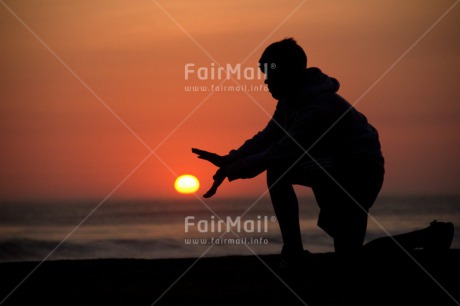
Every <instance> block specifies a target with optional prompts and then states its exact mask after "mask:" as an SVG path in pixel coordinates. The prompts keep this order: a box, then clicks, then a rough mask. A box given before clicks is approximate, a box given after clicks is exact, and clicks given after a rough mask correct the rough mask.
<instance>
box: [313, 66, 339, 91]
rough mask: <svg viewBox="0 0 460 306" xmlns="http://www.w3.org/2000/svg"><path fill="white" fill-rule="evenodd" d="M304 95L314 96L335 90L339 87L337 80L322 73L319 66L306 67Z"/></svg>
mask: <svg viewBox="0 0 460 306" xmlns="http://www.w3.org/2000/svg"><path fill="white" fill-rule="evenodd" d="M305 74H306V85H305V89H304V95H306V96H315V95H318V94H320V93H324V92H337V91H338V90H339V87H340V83H339V81H337V80H336V79H334V78H331V77H329V76H328V75H326V74H324V73H323V72H322V71H321V70H320V69H319V68H316V67H312V68H308V69H307V70H306V72H305Z"/></svg>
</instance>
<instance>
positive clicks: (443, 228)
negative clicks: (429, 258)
mask: <svg viewBox="0 0 460 306" xmlns="http://www.w3.org/2000/svg"><path fill="white" fill-rule="evenodd" d="M426 231H427V234H426V238H425V241H424V243H423V249H425V250H427V251H447V250H449V249H450V245H451V244H452V240H453V238H454V225H453V224H452V223H451V222H438V221H437V220H434V221H433V222H431V223H430V226H429V227H428V228H427V229H426Z"/></svg>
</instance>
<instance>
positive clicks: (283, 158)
mask: <svg viewBox="0 0 460 306" xmlns="http://www.w3.org/2000/svg"><path fill="white" fill-rule="evenodd" d="M259 64H260V67H261V68H262V69H264V68H266V71H264V73H265V76H266V80H265V83H266V84H267V85H268V89H269V91H270V93H271V95H272V96H273V98H275V99H276V100H278V103H277V106H276V110H275V113H274V115H273V117H272V119H271V120H270V121H269V122H268V124H267V126H266V127H265V128H264V129H263V130H262V131H260V132H259V133H257V134H256V135H255V136H254V137H253V138H251V139H249V140H247V141H246V142H244V144H243V145H242V146H241V147H240V148H238V149H237V150H232V151H230V153H229V154H228V155H226V156H220V155H217V154H215V153H210V152H207V151H203V150H200V149H192V152H193V153H195V154H197V155H198V157H199V158H201V159H205V160H207V161H209V162H211V163H213V164H214V165H216V166H218V167H219V170H218V171H217V172H216V174H215V175H214V184H213V186H212V187H211V189H210V190H209V191H208V192H207V193H206V194H205V195H204V197H211V196H212V195H214V194H215V192H216V191H217V188H218V187H219V185H220V184H221V183H222V182H223V180H224V179H225V178H228V180H229V181H233V180H236V179H247V178H253V177H255V176H257V175H259V174H260V173H262V172H264V171H267V184H268V187H269V192H270V197H271V201H272V204H273V208H274V211H275V214H276V216H277V219H278V222H279V226H280V230H281V235H282V238H283V242H284V246H283V249H282V252H281V255H282V259H283V261H284V262H286V263H288V264H289V263H291V262H293V263H295V262H299V261H300V260H301V258H302V256H303V254H304V250H303V245H302V238H301V233H300V226H299V208H298V201H297V197H296V194H295V191H294V189H293V185H294V184H299V185H303V186H308V187H310V188H311V189H312V191H313V193H314V196H315V199H316V201H317V204H318V206H319V207H320V213H319V217H318V226H319V227H320V228H322V229H323V230H324V231H325V232H326V233H327V234H329V235H330V236H331V237H332V238H333V240H334V248H335V251H336V253H341V254H353V253H355V252H356V251H358V250H360V249H361V248H362V246H363V242H364V238H365V234H366V228H367V219H368V210H369V208H370V207H371V206H372V205H373V203H374V201H375V199H376V197H377V195H378V193H379V191H380V189H381V187H382V184H383V178H384V158H383V155H382V152H381V147H380V142H379V136H378V133H377V130H376V129H375V128H374V127H373V126H372V125H370V124H369V123H368V121H367V119H366V117H365V116H364V115H363V114H361V113H360V112H359V111H357V110H356V109H355V108H354V107H353V106H352V105H350V104H349V103H348V102H347V101H346V100H345V99H344V98H342V97H341V96H340V95H338V94H337V91H338V89H339V82H338V81H337V80H336V79H334V78H331V77H329V76H327V75H326V74H324V73H323V72H321V70H320V69H318V68H308V69H307V56H306V54H305V52H304V50H303V49H302V48H301V47H300V46H299V45H298V44H297V43H296V41H295V40H294V39H292V38H287V39H284V40H281V41H279V42H275V43H273V44H271V45H270V46H268V47H267V48H266V49H265V51H264V52H263V54H262V56H261V58H260V60H259Z"/></svg>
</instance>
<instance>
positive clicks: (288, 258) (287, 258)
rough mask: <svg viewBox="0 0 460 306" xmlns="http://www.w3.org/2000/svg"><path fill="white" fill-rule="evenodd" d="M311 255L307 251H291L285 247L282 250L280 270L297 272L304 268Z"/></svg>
mask: <svg viewBox="0 0 460 306" xmlns="http://www.w3.org/2000/svg"><path fill="white" fill-rule="evenodd" d="M309 254H311V253H310V252H309V251H307V250H305V251H304V250H302V249H299V250H295V251H294V250H289V249H287V248H286V247H285V246H283V249H282V250H281V260H280V264H279V269H280V270H282V271H296V270H298V269H300V268H301V267H302V265H303V264H304V261H305V258H306V257H307V256H308V255H309Z"/></svg>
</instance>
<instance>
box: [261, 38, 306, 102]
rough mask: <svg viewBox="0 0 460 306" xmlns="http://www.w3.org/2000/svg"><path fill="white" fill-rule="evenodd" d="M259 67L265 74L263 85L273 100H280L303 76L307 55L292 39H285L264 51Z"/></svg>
mask: <svg viewBox="0 0 460 306" xmlns="http://www.w3.org/2000/svg"><path fill="white" fill-rule="evenodd" d="M259 65H260V68H261V69H262V70H263V72H264V73H265V74H266V80H265V83H266V84H268V88H269V91H270V93H271V94H272V96H273V97H274V98H275V99H280V98H282V97H283V96H285V95H286V94H288V93H289V90H292V89H293V88H292V85H293V84H296V83H297V81H298V80H299V79H300V78H301V77H302V76H303V75H304V73H305V69H306V68H307V55H306V54H305V52H304V50H303V49H302V47H300V46H299V45H298V44H297V42H296V41H295V40H294V39H293V38H285V39H283V40H281V41H278V42H275V43H273V44H271V45H270V46H268V47H267V48H266V49H265V51H264V52H263V53H262V56H261V57H260V60H259Z"/></svg>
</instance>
